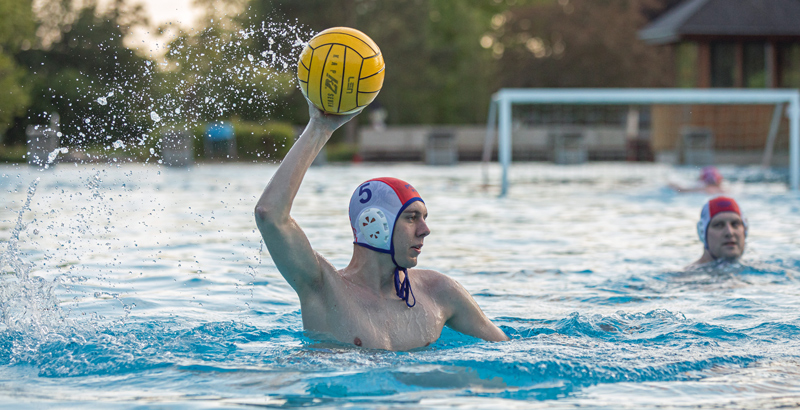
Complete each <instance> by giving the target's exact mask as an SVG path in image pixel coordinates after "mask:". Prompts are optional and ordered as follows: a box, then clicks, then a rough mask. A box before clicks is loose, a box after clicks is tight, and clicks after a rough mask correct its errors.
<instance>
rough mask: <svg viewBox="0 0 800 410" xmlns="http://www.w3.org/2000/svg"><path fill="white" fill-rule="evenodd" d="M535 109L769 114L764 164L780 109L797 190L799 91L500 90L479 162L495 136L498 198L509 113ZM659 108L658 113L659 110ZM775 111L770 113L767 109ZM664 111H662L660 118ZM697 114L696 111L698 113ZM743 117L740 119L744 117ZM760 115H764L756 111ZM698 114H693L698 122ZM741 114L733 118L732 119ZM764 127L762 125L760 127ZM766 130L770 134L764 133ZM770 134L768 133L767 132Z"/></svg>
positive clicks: (506, 160)
mask: <svg viewBox="0 0 800 410" xmlns="http://www.w3.org/2000/svg"><path fill="white" fill-rule="evenodd" d="M521 105H538V106H551V107H552V106H591V105H597V106H626V105H627V106H663V107H669V106H677V105H684V106H689V105H691V106H706V107H713V106H741V107H740V108H745V107H746V106H749V105H759V106H765V107H766V108H768V109H769V110H768V112H767V118H768V119H767V120H766V124H767V125H766V126H765V130H764V133H763V134H764V136H765V137H764V140H763V143H761V142H758V143H759V144H761V146H762V147H764V148H765V150H764V161H769V158H771V156H772V148H773V144H774V142H775V136H776V133H777V127H778V125H777V124H779V123H780V119H781V114H782V111H783V107H786V116H787V118H788V148H789V150H788V151H789V153H788V154H789V155H788V157H789V158H788V160H789V186H790V188H791V190H793V191H797V190H798V188H800V90H797V89H632V88H631V89H613V88H593V89H580V88H562V89H552V88H532V89H509V88H504V89H501V90H500V91H498V92H496V93H495V94H494V95H492V99H491V102H490V106H489V118H488V121H487V126H486V140H485V143H484V152H483V160H484V162H488V161H489V160H490V159H491V152H492V147H493V146H494V137H495V133H496V134H497V135H498V143H497V147H498V152H497V157H498V161H499V162H500V164H501V166H502V184H501V192H500V195H501V196H505V195H506V194H507V193H508V184H509V183H508V173H509V167H510V165H511V153H512V108H513V107H514V106H521ZM663 107H662V108H663ZM771 107H774V108H771ZM663 111H664V110H661V112H663ZM698 111H700V110H698ZM746 111H749V110H745V111H742V110H740V111H739V113H742V112H746ZM760 111H764V110H760ZM698 115H701V114H695V116H698ZM709 115H710V114H709ZM736 116H741V114H733V117H736ZM762 122H763V121H762ZM767 128H768V130H767ZM767 131H768V132H767Z"/></svg>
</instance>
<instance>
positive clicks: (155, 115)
mask: <svg viewBox="0 0 800 410" xmlns="http://www.w3.org/2000/svg"><path fill="white" fill-rule="evenodd" d="M150 119H152V120H153V121H155V122H159V121H161V116H160V115H158V113H157V112H155V111H150Z"/></svg>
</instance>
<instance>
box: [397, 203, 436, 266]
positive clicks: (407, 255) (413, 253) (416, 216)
mask: <svg viewBox="0 0 800 410" xmlns="http://www.w3.org/2000/svg"><path fill="white" fill-rule="evenodd" d="M427 217H428V208H427V207H425V204H423V203H422V202H420V201H416V202H413V203H412V204H411V205H409V206H408V208H406V209H405V210H403V212H402V213H401V214H400V216H399V217H398V218H397V221H395V223H394V236H393V237H392V241H393V242H394V259H395V260H396V261H397V264H398V265H400V266H401V267H404V268H413V267H414V266H417V257H418V256H419V254H420V253H421V252H422V242H423V239H424V238H425V237H426V236H428V235H430V233H431V231H430V229H428V225H427V224H426V223H425V219H426V218H427Z"/></svg>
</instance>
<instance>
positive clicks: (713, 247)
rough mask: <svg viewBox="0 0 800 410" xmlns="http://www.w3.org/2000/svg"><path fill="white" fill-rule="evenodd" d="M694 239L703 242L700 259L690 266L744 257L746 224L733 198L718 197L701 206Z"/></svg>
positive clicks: (731, 260) (733, 260) (732, 260)
mask: <svg viewBox="0 0 800 410" xmlns="http://www.w3.org/2000/svg"><path fill="white" fill-rule="evenodd" d="M697 235H698V236H699V237H700V241H701V242H703V256H702V257H700V259H698V260H697V261H696V262H695V263H693V264H692V265H690V266H692V267H695V266H699V265H704V264H706V263H709V262H715V261H728V262H735V261H737V260H738V259H739V258H741V256H742V254H743V253H744V246H745V238H746V237H747V220H746V219H745V217H744V215H743V214H742V211H741V210H740V209H739V204H737V203H736V201H734V200H733V198H728V197H724V196H720V197H717V198H714V199H712V200H710V201H708V202H707V203H706V204H705V205H704V206H703V210H702V211H701V212H700V221H699V222H697Z"/></svg>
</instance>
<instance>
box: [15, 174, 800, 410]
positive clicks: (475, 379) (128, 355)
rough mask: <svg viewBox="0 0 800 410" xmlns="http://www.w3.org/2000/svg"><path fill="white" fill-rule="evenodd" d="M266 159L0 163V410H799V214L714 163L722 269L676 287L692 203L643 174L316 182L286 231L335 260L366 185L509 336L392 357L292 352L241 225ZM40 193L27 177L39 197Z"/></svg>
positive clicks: (690, 232) (298, 340)
mask: <svg viewBox="0 0 800 410" xmlns="http://www.w3.org/2000/svg"><path fill="white" fill-rule="evenodd" d="M274 170H275V165H272V164H236V165H199V166H196V167H194V168H190V169H188V170H175V169H167V168H160V167H158V166H155V165H142V164H125V165H120V166H108V165H78V166H75V165H74V164H59V165H57V166H56V167H55V168H54V169H50V170H46V171H37V170H35V169H33V168H28V167H17V166H2V167H0V192H2V197H1V198H2V199H0V204H2V211H0V241H2V242H0V408H64V407H69V408H79V409H82V408H92V409H94V408H98V407H100V406H102V407H103V408H110V409H111V408H113V409H116V408H121V409H129V408H236V409H241V408H247V407H248V406H251V407H256V408H263V407H267V408H270V407H281V408H285V407H318V408H340V407H346V406H349V407H356V408H373V407H378V406H383V407H391V408H453V407H468V408H499V407H503V408H538V407H548V408H553V407H554V408H575V407H592V408H597V407H599V408H636V409H638V408H664V407H680V408H700V407H702V408H765V407H781V406H784V407H796V406H798V405H800V353H798V352H800V313H799V312H800V298H799V297H798V296H799V295H800V291H799V289H800V288H799V287H798V277H799V276H798V275H800V252H799V251H798V250H800V235H798V232H800V196H798V195H797V194H796V193H791V192H787V190H786V186H785V184H783V183H782V182H781V178H779V177H778V178H760V179H758V178H753V175H754V171H753V170H751V169H746V168H724V167H723V168H722V171H723V174H724V175H725V176H726V178H727V180H728V181H729V182H728V185H727V187H728V189H729V192H730V194H731V195H732V196H734V197H736V198H737V199H738V200H739V202H740V205H741V206H742V208H743V209H744V211H745V212H746V213H747V215H748V218H749V222H750V227H751V228H750V231H749V237H748V247H747V250H746V253H745V257H744V258H743V260H742V262H741V263H740V264H733V265H724V266H718V267H714V268H713V269H706V270H701V271H693V272H685V271H683V267H684V266H686V265H688V264H689V263H691V262H693V261H694V260H696V259H697V258H698V257H699V256H700V254H701V247H700V245H699V242H698V241H697V239H696V237H695V233H694V232H695V231H694V224H695V222H696V219H697V217H698V215H699V209H700V207H701V205H702V204H703V202H704V201H705V200H707V199H708V198H707V197H706V196H704V195H701V194H683V195H681V194H676V193H674V192H671V191H669V190H666V189H664V188H663V187H664V186H665V185H666V183H667V182H669V181H678V182H680V181H689V180H690V179H691V178H693V177H694V175H695V172H696V170H692V169H681V168H672V167H667V166H664V165H658V164H613V163H599V164H588V165H583V166H571V167H560V166H554V165H549V164H517V165H515V167H514V168H513V169H512V184H513V185H512V189H511V193H510V195H509V196H508V197H507V198H498V197H497V195H496V194H497V192H498V190H499V187H498V186H497V180H498V174H499V170H498V169H497V168H492V169H491V173H490V175H491V177H492V178H491V182H492V184H490V185H489V186H488V187H487V186H484V185H483V180H482V171H481V168H480V166H479V165H476V164H466V165H459V166H456V167H448V168H433V167H424V166H421V165H411V164H407V165H381V166H377V165H344V166H335V165H330V166H326V167H315V168H312V169H311V170H310V171H309V174H308V176H307V178H306V180H305V182H304V185H303V187H302V189H301V191H300V193H299V194H298V197H297V200H296V203H295V208H294V209H293V215H294V217H295V218H296V219H297V220H298V222H299V223H300V225H301V226H303V227H304V229H305V231H306V234H307V235H308V236H309V239H310V241H311V243H312V246H314V247H315V248H316V249H317V250H319V251H320V252H321V253H322V254H323V255H325V256H326V257H328V258H329V260H331V261H332V262H333V263H334V264H335V265H336V266H339V267H341V266H344V265H345V264H346V263H347V262H348V261H349V257H350V253H351V251H352V245H351V243H350V241H351V236H350V235H351V234H350V232H349V224H348V221H347V201H348V198H349V195H350V193H351V191H352V189H353V188H354V187H355V186H357V184H358V183H359V182H361V181H363V180H365V179H367V178H371V177H376V176H396V177H400V178H403V179H406V180H408V181H410V182H412V183H413V184H414V185H415V187H416V188H417V189H418V190H419V191H420V193H421V194H422V195H423V197H424V198H425V200H426V203H427V204H428V209H429V213H430V217H429V219H428V222H429V226H430V228H431V230H432V234H431V236H430V237H429V238H428V239H427V240H426V245H425V251H424V252H423V254H422V256H421V258H420V261H421V262H420V267H422V268H431V269H437V270H439V271H441V272H444V273H446V274H448V275H450V276H452V277H453V278H455V279H456V280H458V281H459V282H460V283H461V284H462V285H464V286H465V288H466V289H467V290H469V291H470V293H472V294H473V295H474V297H475V299H476V301H477V302H478V303H479V304H480V306H481V307H482V308H483V310H484V311H485V312H486V314H487V315H488V316H489V317H490V318H491V319H492V320H493V321H494V322H495V323H497V324H498V325H499V326H501V328H502V329H503V330H504V331H505V332H506V333H507V334H508V335H509V336H510V337H511V341H510V342H504V343H487V342H483V341H481V340H478V339H473V338H470V337H467V336H463V335H461V334H458V333H456V332H453V331H450V330H447V329H445V331H444V332H443V334H442V337H441V338H440V339H439V341H438V342H436V343H435V344H433V345H431V346H429V347H427V348H423V349H418V350H415V351H410V352H386V351H380V350H367V349H361V348H356V347H353V346H348V345H343V344H338V343H335V342H329V341H325V339H324V338H322V337H320V336H319V335H311V334H305V333H304V332H303V328H302V322H301V318H300V311H299V303H298V300H297V297H296V295H295V294H294V292H293V291H292V289H291V288H290V287H289V286H288V285H287V284H286V282H285V281H284V280H283V279H282V277H281V276H280V274H279V273H278V272H277V270H276V269H275V266H274V264H273V263H272V261H271V259H270V257H269V254H268V252H267V251H266V249H265V248H264V247H263V246H262V244H261V242H260V235H259V233H258V232H257V230H256V228H255V224H254V222H253V217H252V209H253V206H254V204H255V200H256V198H257V197H258V196H259V195H260V193H261V190H262V189H263V187H264V185H265V184H266V182H267V181H268V180H269V178H270V176H271V175H272V173H273V172H274ZM37 179H38V181H37Z"/></svg>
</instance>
